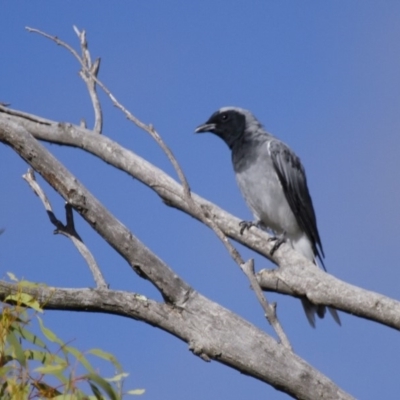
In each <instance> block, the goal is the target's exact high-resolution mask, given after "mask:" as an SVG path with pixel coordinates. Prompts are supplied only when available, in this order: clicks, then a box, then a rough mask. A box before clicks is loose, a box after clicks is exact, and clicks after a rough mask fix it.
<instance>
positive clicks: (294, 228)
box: [195, 107, 341, 327]
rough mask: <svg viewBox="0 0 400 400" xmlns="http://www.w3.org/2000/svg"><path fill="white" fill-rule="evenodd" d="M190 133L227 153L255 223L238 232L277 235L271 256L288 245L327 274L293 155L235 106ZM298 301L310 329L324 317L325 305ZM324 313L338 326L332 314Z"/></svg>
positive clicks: (303, 178)
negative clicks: (209, 138)
mask: <svg viewBox="0 0 400 400" xmlns="http://www.w3.org/2000/svg"><path fill="white" fill-rule="evenodd" d="M195 132H196V133H201V132H212V133H214V134H215V135H217V136H219V137H220V138H221V139H222V140H223V141H224V142H225V143H226V144H227V145H228V147H229V148H230V149H231V151H232V164H233V169H234V171H235V176H236V181H237V183H238V186H239V189H240V191H241V192H242V194H243V197H244V198H245V200H246V202H247V204H248V206H249V208H250V209H251V211H252V213H253V215H254V217H255V222H246V221H242V222H241V224H240V225H241V233H243V231H244V230H245V229H248V228H249V227H250V226H251V225H257V226H258V227H260V228H264V229H265V228H266V229H269V230H271V231H273V233H274V234H275V235H276V236H275V238H274V239H275V240H276V242H275V245H274V247H273V250H272V253H273V252H274V251H275V250H276V249H277V248H278V247H279V246H280V244H282V243H283V242H284V241H287V242H288V243H290V244H291V246H292V247H293V248H294V249H295V250H296V251H298V252H300V253H301V254H303V255H304V256H305V257H306V258H308V259H309V260H311V261H312V262H313V263H314V264H317V262H316V259H317V258H318V259H319V260H320V262H321V265H322V266H323V268H324V269H325V270H326V268H325V266H324V263H323V257H324V251H323V248H322V243H321V239H320V236H319V233H318V228H317V220H316V217H315V212H314V207H313V203H312V200H311V197H310V193H309V191H308V186H307V179H306V175H305V171H304V167H303V165H302V163H301V161H300V159H299V158H298V157H297V156H296V154H295V153H294V152H293V151H292V150H291V149H290V148H289V147H288V146H287V145H286V144H284V143H283V142H281V141H280V140H278V139H276V138H275V137H274V136H272V135H271V134H269V133H268V132H266V131H265V130H264V128H263V126H262V125H261V123H260V122H259V121H258V120H257V119H256V118H255V117H254V115H253V114H252V113H251V112H250V111H248V110H244V109H242V108H238V107H224V108H221V109H219V110H218V111H216V112H215V113H214V114H212V115H211V117H210V118H209V119H208V121H207V122H206V123H205V124H202V125H200V126H199V127H197V129H196V130H195ZM301 301H302V304H303V308H304V311H305V313H306V316H307V319H308V321H309V323H310V325H311V326H312V327H315V315H318V316H319V317H320V318H323V317H324V315H325V312H326V307H325V306H323V305H314V304H312V303H311V302H310V301H309V300H308V299H306V298H304V299H302V300H301ZM328 309H329V311H330V313H331V315H332V317H333V318H334V320H335V321H336V322H337V323H338V324H339V325H341V323H340V319H339V315H338V313H337V311H336V310H335V309H334V308H331V307H328Z"/></svg>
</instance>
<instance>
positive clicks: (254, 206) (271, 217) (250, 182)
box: [236, 156, 299, 236]
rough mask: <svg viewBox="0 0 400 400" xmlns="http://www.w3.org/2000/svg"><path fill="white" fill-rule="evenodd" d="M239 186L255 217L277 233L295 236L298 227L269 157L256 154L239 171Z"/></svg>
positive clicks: (237, 176)
mask: <svg viewBox="0 0 400 400" xmlns="http://www.w3.org/2000/svg"><path fill="white" fill-rule="evenodd" d="M236 180H237V183H238V186H239V188H240V190H241V192H242V194H243V197H244V198H245V200H246V202H247V204H248V206H249V207H250V209H251V211H252V212H253V214H254V217H255V218H256V219H257V220H259V221H261V222H262V223H263V225H265V226H267V227H268V228H270V229H272V230H273V231H275V232H276V233H282V232H286V233H287V234H288V235H289V236H292V235H296V234H297V233H298V232H299V227H298V224H297V221H296V218H295V216H294V214H293V212H292V210H291V209H290V206H289V203H288V202H287V200H286V197H285V194H284V191H283V189H282V186H281V184H280V182H279V179H278V176H277V174H276V172H275V169H274V167H273V165H272V161H271V159H270V158H269V157H260V156H258V157H256V158H255V159H254V160H253V162H251V163H247V165H246V167H245V168H241V169H240V170H238V171H236Z"/></svg>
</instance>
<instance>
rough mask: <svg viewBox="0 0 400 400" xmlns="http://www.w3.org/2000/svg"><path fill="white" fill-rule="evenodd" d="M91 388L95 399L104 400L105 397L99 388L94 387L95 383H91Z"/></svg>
mask: <svg viewBox="0 0 400 400" xmlns="http://www.w3.org/2000/svg"><path fill="white" fill-rule="evenodd" d="M89 385H90V388H91V389H92V392H93V394H94V397H95V398H96V399H97V400H104V397H103V395H102V394H101V392H100V390H99V389H98V388H97V386H95V385H93V383H89Z"/></svg>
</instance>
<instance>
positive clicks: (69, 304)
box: [0, 281, 352, 400]
mask: <svg viewBox="0 0 400 400" xmlns="http://www.w3.org/2000/svg"><path fill="white" fill-rule="evenodd" d="M17 287H18V286H17V285H16V284H9V283H5V282H1V281H0V300H2V299H4V298H5V297H6V296H7V295H8V294H9V293H10V292H12V291H13V290H14V291H15V290H17ZM27 292H28V293H30V294H31V295H33V296H34V297H35V298H36V299H37V300H38V301H39V302H40V303H43V304H45V308H46V309H56V310H74V311H84V312H87V311H91V312H101V313H109V314H114V315H121V316H124V317H128V318H133V319H135V320H139V321H144V322H146V323H148V324H150V325H153V326H156V327H158V328H160V329H163V330H165V331H167V332H169V333H171V334H172V335H174V336H176V337H177V338H179V339H181V340H183V341H184V342H186V343H188V344H189V348H190V350H191V351H192V352H193V353H194V354H196V355H198V356H199V357H201V358H202V359H208V360H215V361H217V362H220V363H223V364H225V365H228V366H230V367H232V368H234V369H236V370H238V371H240V372H241V373H244V374H247V375H250V376H253V377H254V378H256V379H259V380H261V381H264V382H267V383H269V384H271V385H272V386H274V387H275V388H276V389H278V390H281V391H284V392H286V393H288V394H289V395H291V396H293V397H295V398H298V399H309V400H320V399H326V400H344V399H352V397H351V396H350V395H349V394H347V393H345V392H344V391H342V390H341V389H340V388H338V387H337V386H336V385H335V384H334V383H333V382H332V381H330V380H329V379H328V378H327V377H325V376H324V375H322V374H321V373H320V372H319V371H317V370H315V369H314V368H312V367H311V366H310V365H308V364H307V363H306V362H305V361H304V360H302V359H301V358H300V357H298V356H296V355H295V354H294V353H293V352H291V351H289V350H287V349H286V348H284V347H283V346H281V345H279V344H278V343H277V342H276V341H275V340H273V339H272V338H271V337H270V336H268V335H266V334H265V333H264V332H262V331H261V330H259V329H258V328H256V327H255V326H253V325H251V324H249V323H248V322H247V321H245V320H243V319H242V318H240V317H239V316H237V315H235V314H233V313H232V312H230V311H229V310H226V309H225V308H223V307H221V306H220V305H218V304H216V303H214V302H212V301H211V300H208V299H207V298H205V297H203V296H201V295H200V294H199V293H197V292H195V291H192V292H191V294H190V296H189V297H188V299H187V302H186V304H185V307H184V308H182V309H179V310H178V309H176V308H174V307H172V306H170V305H168V304H160V303H157V302H155V301H152V300H148V299H145V298H143V297H142V296H138V295H135V294H133V293H126V292H120V291H113V290H90V289H61V288H51V287H40V288H38V289H27Z"/></svg>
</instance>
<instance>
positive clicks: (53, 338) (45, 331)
mask: <svg viewBox="0 0 400 400" xmlns="http://www.w3.org/2000/svg"><path fill="white" fill-rule="evenodd" d="M37 319H38V321H39V325H40V329H41V331H42V333H43V335H44V336H46V339H47V340H50V342H53V343H58V344H59V345H60V346H64V342H63V341H62V340H60V339H59V338H58V337H57V335H56V334H55V333H54V332H53V331H51V330H50V329H49V328H46V327H45V326H44V325H43V321H42V319H41V318H40V317H39V316H37Z"/></svg>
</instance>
